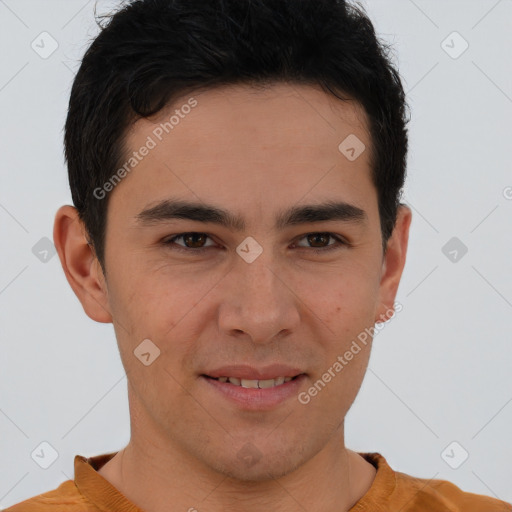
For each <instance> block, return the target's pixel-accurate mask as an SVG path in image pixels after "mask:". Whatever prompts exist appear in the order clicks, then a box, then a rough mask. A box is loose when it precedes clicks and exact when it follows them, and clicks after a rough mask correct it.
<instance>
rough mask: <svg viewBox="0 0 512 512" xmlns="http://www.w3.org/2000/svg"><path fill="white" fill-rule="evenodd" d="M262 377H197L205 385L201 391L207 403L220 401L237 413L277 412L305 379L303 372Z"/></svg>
mask: <svg viewBox="0 0 512 512" xmlns="http://www.w3.org/2000/svg"><path fill="white" fill-rule="evenodd" d="M265 377H266V378H265V379H243V378H241V377H232V376H229V375H220V376H218V377H217V376H215V377H214V376H212V375H207V374H204V373H203V374H201V375H200V379H201V380H202V382H204V383H205V384H206V387H204V388H203V389H204V392H205V393H206V395H207V396H208V397H209V398H207V400H211V401H212V403H215V402H216V401H217V400H218V399H220V400H223V401H226V403H229V404H230V407H232V406H234V407H235V408H236V409H238V410H244V411H259V412H264V411H267V412H268V411H271V410H275V409H278V408H279V406H281V405H283V404H284V403H285V402H286V401H289V400H293V399H294V398H296V397H297V396H298V394H299V392H300V390H301V389H302V388H303V387H304V385H305V382H306V379H307V375H306V374H305V373H300V374H297V375H279V376H276V377H274V378H268V375H265Z"/></svg>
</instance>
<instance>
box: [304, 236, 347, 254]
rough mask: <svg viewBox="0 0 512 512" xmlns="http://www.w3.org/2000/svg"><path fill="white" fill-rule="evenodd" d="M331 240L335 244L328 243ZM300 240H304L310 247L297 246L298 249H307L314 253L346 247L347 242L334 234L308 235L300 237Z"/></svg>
mask: <svg viewBox="0 0 512 512" xmlns="http://www.w3.org/2000/svg"><path fill="white" fill-rule="evenodd" d="M331 238H332V239H334V240H335V243H329V240H330V239H331ZM300 240H306V241H307V243H308V244H310V245H309V247H308V246H304V245H299V246H298V247H302V248H306V249H308V248H309V249H312V250H313V251H316V252H326V251H330V250H333V249H339V248H341V247H342V246H346V245H348V243H347V242H345V241H344V240H343V239H342V238H340V237H339V236H337V235H335V234H334V233H308V234H306V235H304V236H302V238H300Z"/></svg>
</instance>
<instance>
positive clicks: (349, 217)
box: [135, 199, 368, 232]
mask: <svg viewBox="0 0 512 512" xmlns="http://www.w3.org/2000/svg"><path fill="white" fill-rule="evenodd" d="M135 219H136V221H137V224H139V225H151V224H157V223H161V222H165V221H168V220H172V219H185V220H192V221H197V222H205V223H207V222H208V223H213V224H218V225H220V226H223V227H226V228H228V229H230V230H232V231H238V232H240V231H244V230H245V221H244V219H243V218H242V217H241V216H239V215H236V214H234V213H232V212H230V211H228V210H224V209H222V208H219V207H217V206H213V205H208V204H203V203H195V202H189V201H183V200H177V199H174V200H173V199H165V200H162V201H160V202H158V203H157V204H156V205H154V206H149V207H146V208H145V209H144V210H142V211H141V212H140V213H138V214H137V215H136V216H135ZM336 220H337V221H343V222H355V223H358V224H364V223H365V222H366V221H367V220H368V215H367V214H366V212H365V211H364V210H362V209H361V208H359V207H357V206H355V205H352V204H349V203H346V202H343V201H328V202H325V203H321V204H307V205H301V206H293V207H292V208H289V209H288V210H284V211H281V212H279V213H278V214H277V216H276V221H275V228H276V229H278V230H279V229H283V228H285V227H287V226H295V225H298V224H306V223H313V222H323V221H336Z"/></svg>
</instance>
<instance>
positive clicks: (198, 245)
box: [162, 232, 212, 252]
mask: <svg viewBox="0 0 512 512" xmlns="http://www.w3.org/2000/svg"><path fill="white" fill-rule="evenodd" d="M208 238H210V237H209V236H208V235H207V234H206V233H196V232H190V233H180V234H179V235H174V236H172V237H171V238H166V239H165V240H163V241H162V243H163V244H164V245H166V246H170V247H171V249H173V250H178V251H187V252H200V251H203V250H206V249H208V248H210V247H212V245H205V242H206V240H207V239H208ZM179 239H182V240H183V244H181V243H176V240H179Z"/></svg>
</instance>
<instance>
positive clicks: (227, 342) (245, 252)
mask: <svg viewBox="0 0 512 512" xmlns="http://www.w3.org/2000/svg"><path fill="white" fill-rule="evenodd" d="M193 98H194V100H190V98H189V97H188V96H187V97H184V98H183V99H182V100H180V101H178V102H175V103H174V104H173V106H172V109H169V110H166V111H165V112H162V113H159V115H158V118H153V119H151V120H148V119H143V120H139V121H138V122H137V123H136V124H135V125H134V126H133V129H132V130H131V131H130V132H129V134H128V136H127V142H128V147H129V148H130V154H131V152H132V151H139V149H140V148H141V147H143V146H146V147H149V148H150V149H149V150H148V151H147V152H146V151H144V150H143V151H141V152H140V151H139V155H140V153H147V154H146V156H144V157H142V158H141V159H140V161H138V163H137V164H136V166H134V167H133V168H132V170H131V171H130V172H129V173H127V174H126V176H125V177H124V178H123V179H122V181H121V182H120V183H119V184H117V185H116V186H115V187H114V189H113V190H112V191H111V192H110V197H109V206H108V216H107V231H106V245H105V265H106V272H107V273H106V282H105V283H104V306H105V309H106V310H108V312H109V315H111V319H112V322H113V324H114V328H115V332H116V336H117V340H118V345H119V349H120V353H121V358H122V361H123V364H124V367H125V369H126V371H127V375H128V381H129V395H130V407H131V410H132V420H133V416H137V418H138V419H137V422H138V423H137V425H138V427H136V428H138V429H139V430H140V431H142V430H144V432H150V433H151V438H149V437H150V436H149V434H148V438H147V439H146V441H147V442H149V443H156V442H157V441H156V440H158V443H160V444H162V443H165V445H166V446H171V447H172V448H173V449H174V450H176V451H177V452H180V453H183V454H187V455H188V456H190V457H192V458H193V459H194V460H195V461H197V463H198V464H202V465H204V466H206V467H208V468H210V469H213V470H215V471H218V472H221V473H223V474H226V475H230V476H233V477H236V478H238V479H242V480H248V479H253V480H258V479H263V478H268V477H269V476H273V477H279V476H282V475H284V474H287V473H288V472H290V471H292V470H293V469H295V468H297V467H299V466H300V465H302V464H304V463H305V462H306V461H308V460H310V459H312V458H313V457H314V456H315V455H316V454H318V453H320V452H322V450H326V449H327V447H328V446H329V443H332V442H334V440H335V439H338V437H337V436H339V434H340V432H342V431H343V420H344V417H345V415H346V413H347V411H348V410H349V408H350V406H351V404H352V403H353V401H354V398H355V396H356V394H357V392H358V390H359V388H360V385H361V382H362V379H363V377H364V374H365V370H366V367H367V363H368V358H369V354H370V345H371V340H370V339H369V340H368V341H367V343H366V344H363V343H361V342H358V344H359V347H360V349H359V351H357V352H355V350H352V354H353V357H351V358H350V360H347V358H346V357H345V356H344V355H345V354H346V353H347V351H350V350H351V347H354V345H353V342H354V340H357V339H358V335H360V334H361V333H362V332H364V330H365V328H369V327H372V326H373V325H374V323H375V321H378V320H379V316H381V319H382V315H385V314H386V312H388V314H389V312H390V308H392V304H393V301H394V297H395V293H396V287H397V286H398V280H399V277H400V272H401V265H402V264H403V262H402V263H400V262H399V263H398V264H397V263H396V262H393V261H391V260H389V261H386V256H385V255H383V252H382V240H381V234H380V221H379V214H378V203H377V192H376V189H375V187H374V185H373V183H372V181H371V177H370V163H369V147H370V137H369V134H368V131H367V124H366V118H365V114H364V111H363V109H362V108H361V107H360V106H358V104H357V103H355V102H348V103H344V102H341V101H339V100H337V99H336V98H334V97H331V96H329V95H327V94H326V93H324V92H323V91H322V90H320V89H317V88H315V87H311V86H298V85H294V86H293V87H292V86H289V85H285V84H281V85H273V86H272V87H269V88H267V89H264V90H263V89H259V90H255V89H252V88H250V87H248V86H231V87H224V88H220V89H216V90H209V91H204V92H200V93H198V94H194V95H193ZM184 105H193V106H191V108H187V107H183V106H184ZM176 109H177V110H178V111H179V113H176V116H177V117H176V118H175V119H174V121H173V128H172V130H170V129H169V128H168V127H167V130H168V132H169V133H166V131H165V130H162V127H161V123H164V122H166V121H169V118H170V116H171V115H173V114H175V110H176ZM178 118H179V121H178V122H176V119H178ZM348 136H351V137H354V136H355V137H357V139H359V141H360V142H362V143H363V144H364V145H365V147H366V149H365V150H364V151H363V152H362V153H361V154H360V155H359V156H358V157H357V158H356V159H353V158H351V159H349V158H347V156H346V154H347V153H343V152H342V151H340V149H339V147H338V146H339V145H340V143H341V142H342V141H344V139H345V138H346V137H348ZM148 137H149V138H148ZM150 139H151V141H150ZM349 140H350V139H349ZM353 140H356V139H353ZM358 144H359V143H358ZM360 147H362V146H358V147H356V151H357V150H358V148H360ZM348 154H349V155H350V156H352V155H351V154H350V152H349V153H348ZM189 203H190V204H194V205H196V206H197V207H196V208H193V207H188V206H190V205H189ZM326 205H328V206H329V205H330V206H333V205H335V206H334V207H332V208H330V209H329V208H327V207H326ZM305 206H309V207H311V208H310V209H306V210H305V209H304V207H305ZM212 209H215V210H212ZM221 210H222V212H221ZM290 212H291V213H292V214H290ZM402 249H404V247H403V245H402ZM389 254H390V255H389V258H393V257H395V259H397V260H399V259H400V258H399V257H397V256H396V252H393V250H390V253H389ZM387 265H388V267H387ZM82 303H84V302H82ZM86 311H87V307H86ZM88 314H89V315H90V316H91V317H93V318H94V317H95V316H94V315H95V313H93V312H92V310H90V311H88ZM96 319H99V318H97V317H96ZM143 340H150V342H148V341H145V342H144V343H145V344H143V345H141V343H142V342H143ZM158 350H159V355H157V354H158ZM134 351H135V354H137V353H138V354H139V356H140V353H141V352H143V353H145V354H146V355H144V356H143V357H142V359H145V361H146V363H148V364H147V365H146V364H143V363H142V362H141V360H140V359H141V358H140V357H137V356H136V355H135V354H134ZM340 358H342V359H343V361H344V363H343V364H342V363H341V362H340ZM336 363H337V364H336ZM340 365H341V367H342V368H341V369H340ZM326 375H327V376H326ZM212 377H234V379H233V383H231V382H230V381H227V382H222V381H223V380H224V379H222V378H221V379H219V380H215V379H213V378H212ZM237 377H238V378H239V379H242V378H244V382H243V384H245V385H248V386H254V385H259V386H260V387H262V388H263V389H253V388H245V387H241V386H237V381H236V378H237ZM279 377H293V379H292V380H289V379H287V380H286V382H284V383H281V382H282V379H277V381H276V380H274V382H272V379H273V378H279ZM329 377H330V378H329ZM256 379H259V384H258V383H256V384H255V383H254V382H253V381H255V380H256ZM246 380H247V381H249V382H247V381H246ZM261 381H264V382H261ZM319 381H321V383H320V384H319ZM315 383H316V387H315ZM272 384H273V385H274V387H271V388H264V386H270V385H272ZM315 389H316V392H315ZM142 425H143V426H144V427H143V428H142ZM133 428H134V426H132V435H133ZM140 435H144V434H143V433H141V434H140ZM165 445H164V446H165Z"/></svg>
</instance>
